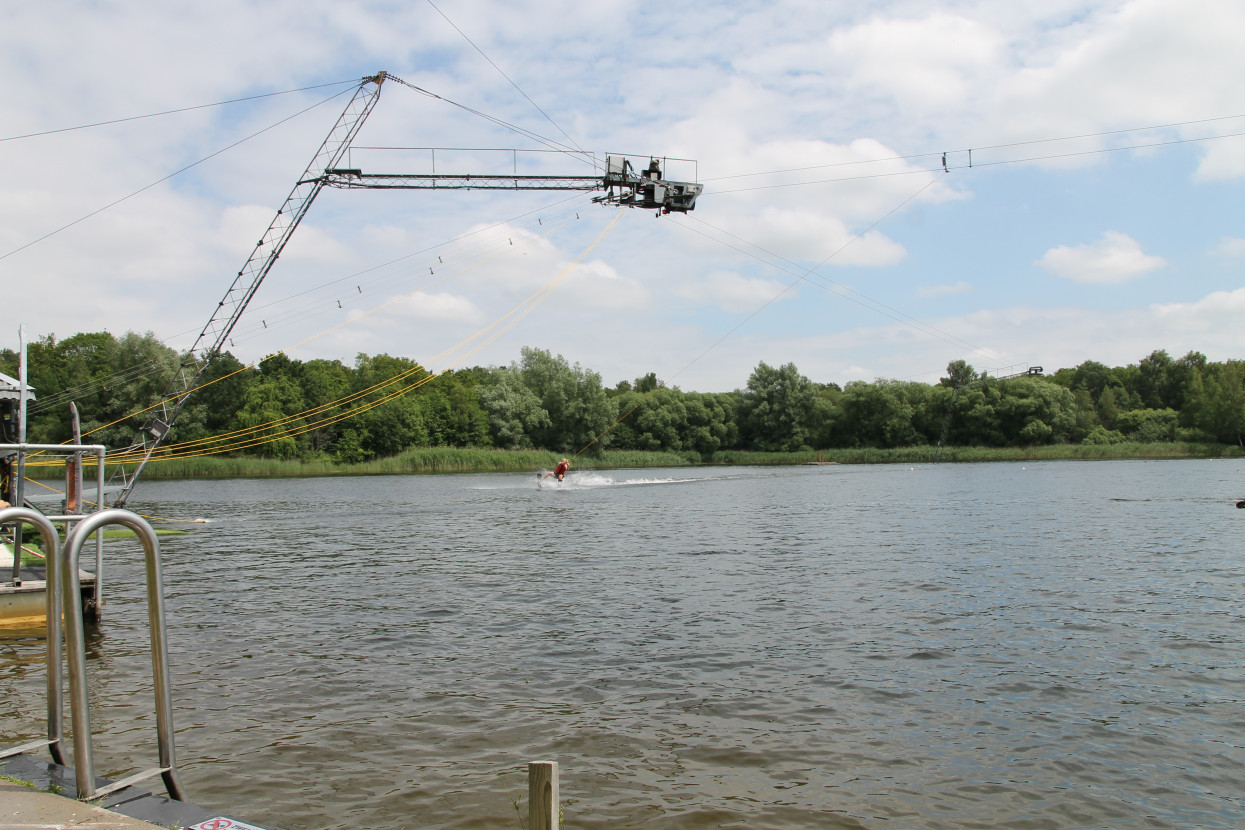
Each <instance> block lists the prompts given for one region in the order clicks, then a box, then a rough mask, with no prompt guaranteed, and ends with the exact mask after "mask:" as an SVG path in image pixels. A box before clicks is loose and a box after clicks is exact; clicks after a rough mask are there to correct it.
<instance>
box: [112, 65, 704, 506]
mask: <svg viewBox="0 0 1245 830" xmlns="http://www.w3.org/2000/svg"><path fill="white" fill-rule="evenodd" d="M386 81H394V82H395V83H400V84H403V85H404V86H411V84H408V83H406V82H405V81H403V80H402V79H401V78H398V77H397V76H394V75H390V74H389V73H387V72H380V73H378V74H376V75H373V76H370V77H367V78H363V79H362V80H361V81H360V83H359V87H358V89H357V90H355V93H354V96H353V97H352V98H351V99H350V103H348V104H347V105H346V108H345V110H344V111H343V112H342V114H341V116H340V117H339V118H338V119H337V123H336V124H334V125H333V128H332V129H331V130H329V134H328V136H327V137H326V138H325V139H324V143H323V144H321V145H320V149H319V150H318V151H317V152H316V154H315V156H314V157H313V158H312V159H311V163H310V164H308V165H307V169H306V170H305V171H303V174H302V175H301V176H300V177H299V178H298V181H297V183H295V185H294V189H293V190H291V191H290V195H289V196H287V197H286V199H285V202H284V203H283V204H282V205H281V208H280V209H279V210H278V211H277V215H276V216H275V217H273V220H272V222H271V224H269V225H268V230H267V231H265V232H264V235H263V236H262V237H261V238H260V240H259V241H258V242H257V243H256V244H255V248H254V249H253V250H252V251H251V255H250V257H248V258H247V260H246V263H245V264H244V265H243V266H242V268H241V270H239V271H238V274H237V276H235V277H234V279H233V282H232V284H231V285H230V286H229V290H228V291H226V292H225V296H224V297H222V298H221V301H220V302H219V303H217V305H216V309H215V310H214V311H213V312H212V315H211V317H209V318H208V321H207V323H206V324H205V325H204V326H203V329H202V331H200V332H199V336H198V338H196V340H195V343H194V345H193V346H191V348H190V350H189V351H188V352H187V354H186V357H185V359H184V360H183V361H182V364H181V366H180V367H179V369H178V372H177V374H176V376H175V377H174V379H173V381H172V383H171V384H170V385H169V387H168V389H167V390H166V391H165V393H164V395H162V396H161V402H160V403H159V405H158V406H157V407H156V414H155V415H154V416H153V417H152V418H151V419H150V420H149V421H148V422H147V423H146V424H145V425H144V426H143V428H142V429H141V430H140V431H139V433H138V436H137V438H136V439H135V442H134V444H132V445H131V446H130V447H128V448H127V449H126V450H124V451H123V454H128V455H141V456H142V459H141V461H140V462H139V464H138V467H137V468H136V469H135V470H134V472H133V473H132V474H130V475H129V476H126V474H125V471H124V466H123V465H119V466H118V467H117V470H116V471H115V472H114V473H113V476H112V479H117V478H120V480H121V484H122V487H121V492H120V493H119V494H118V496H117V498H116V501H115V502H114V503H113V506H114V507H124V506H125V504H126V502H127V501H128V500H129V497H130V493H131V492H133V490H134V486H135V484H137V483H138V479H139V476H141V475H142V472H143V470H144V469H145V468H146V466H147V462H148V461H150V460H151V457H152V455H153V454H154V453H155V451H156V449H157V448H158V447H159V446H160V444H161V443H162V442H163V441H164V438H165V436H167V435H168V434H169V431H170V430H172V429H173V426H174V424H175V423H176V421H177V417H178V415H180V414H181V411H182V409H184V408H185V406H186V402H187V401H188V400H189V399H190V395H191V393H192V392H193V391H194V390H195V388H196V387H198V386H199V384H200V382H201V381H202V379H203V375H204V373H205V372H206V371H207V368H208V366H209V365H210V364H211V362H212V360H213V359H214V358H215V357H216V356H217V355H219V354H220V352H221V350H222V349H223V348H224V346H225V344H226V343H227V342H229V335H230V333H231V332H232V331H233V329H234V327H235V326H236V325H237V323H238V320H239V319H240V318H241V317H242V314H243V312H245V311H246V307H247V305H248V304H249V303H250V301H251V298H252V297H254V296H255V292H256V291H257V290H258V289H259V286H260V284H261V283H262V282H263V281H264V278H265V277H266V276H268V273H269V272H270V271H271V270H272V267H273V266H274V265H275V264H276V262H277V258H278V257H279V256H280V255H281V252H282V250H284V248H285V246H286V243H288V242H289V241H290V238H291V237H292V236H293V235H294V231H295V230H296V229H297V228H298V225H299V223H300V222H301V221H302V220H303V217H304V216H306V215H307V211H308V210H309V209H310V208H311V203H312V202H313V201H314V200H315V198H316V196H317V195H318V194H319V193H320V191H321V190H322V189H323V188H325V187H335V188H343V189H362V190H579V191H595V190H601V191H605V192H604V194H603V195H601V196H597V197H595V198H594V199H593V201H595V202H598V203H601V204H606V205H618V206H621V207H633V208H642V209H648V210H655V211H657V212H658V213H659V214H666V213H686V212H687V211H689V210H693V209H694V208H695V206H696V198H697V197H698V196H699V195H700V193H701V191H702V190H703V187H704V186H703V185H702V184H699V183H696V182H679V181H668V180H666V179H665V178H663V176H662V169H661V162H660V161H659V160H657V159H656V158H653V159H650V160H649V163H648V166H647V167H645V168H644V169H641V170H640V171H638V172H637V171H636V170H635V168H634V167H633V166H632V163H631V161H630V160H629V159H628V158H626V157H623V156H607V157H606V162H605V172H604V175H595V176H524V175H517V174H515V175H499V176H489V175H485V176H481V175H470V174H467V175H443V174H404V173H384V174H374V173H364V172H363V171H362V170H361V169H358V168H351V167H343V166H342V160H343V159H344V158H346V155H347V153H348V151H349V150H350V146H351V143H352V142H353V141H354V139H355V137H356V136H357V135H358V133H359V130H360V129H361V128H362V126H363V123H364V121H366V120H367V117H368V115H370V114H371V112H372V110H373V109H374V108H375V107H376V104H377V102H378V101H379V100H380V91H381V87H382V86H383V85H384V83H385V82H386ZM412 88H413V89H416V90H417V91H420V92H423V90H419V88H418V87H412ZM113 483H115V481H114V482H113ZM101 498H102V494H101Z"/></svg>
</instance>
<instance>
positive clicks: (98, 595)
mask: <svg viewBox="0 0 1245 830" xmlns="http://www.w3.org/2000/svg"><path fill="white" fill-rule="evenodd" d="M7 450H13V451H16V452H17V454H18V456H19V457H21V458H24V457H25V455H26V453H29V452H55V453H78V452H89V453H92V454H93V455H94V456H95V460H96V464H95V492H96V503H95V512H96V513H98V512H99V511H101V510H103V509H104V458H105V454H106V452H107V449H106V448H105V447H104V445H103V444H26V443H20V444H0V452H3V451H7ZM22 506H23V505H20V504H19V505H18V507H22ZM54 518H55V520H56V521H63V522H67V523H68V522H76V521H78V520H80V519H81V518H82V515H81V514H78V515H68V516H56V517H54ZM4 524H6V522H3V521H0V526H2V525H4ZM66 532H68V531H66ZM15 536H16V538H15V539H14V541H15V542H18V543H19V544H18V545H16V546H15V547H20V535H15ZM21 561H22V557H21V556H17V555H15V556H14V557H13V581H14V582H16V581H17V580H18V579H20V578H21ZM48 567H49V568H51V563H50V560H49V564H48ZM50 573H51V571H50V570H49V574H50ZM51 581H52V580H51V579H49V580H48V582H49V583H50V582H51ZM74 601H75V602H77V599H76V598H75V600H74ZM94 603H95V613H96V614H99V613H100V612H101V611H102V610H103V607H104V542H103V539H99V540H97V541H96V543H95V599H94Z"/></svg>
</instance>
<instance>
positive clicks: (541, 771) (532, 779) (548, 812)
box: [527, 761, 559, 830]
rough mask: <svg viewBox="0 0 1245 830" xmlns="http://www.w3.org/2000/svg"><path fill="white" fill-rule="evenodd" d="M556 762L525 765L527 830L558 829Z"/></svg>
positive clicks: (538, 762)
mask: <svg viewBox="0 0 1245 830" xmlns="http://www.w3.org/2000/svg"><path fill="white" fill-rule="evenodd" d="M558 801H559V796H558V762H557V761H532V762H531V763H529V764H528V765H527V805H528V810H527V830H558Z"/></svg>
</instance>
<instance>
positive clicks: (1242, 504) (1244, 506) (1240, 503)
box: [1236, 501, 1245, 510]
mask: <svg viewBox="0 0 1245 830" xmlns="http://www.w3.org/2000/svg"><path fill="white" fill-rule="evenodd" d="M1236 506H1237V507H1239V508H1241V509H1242V510H1245V501H1238V502H1237V503H1236Z"/></svg>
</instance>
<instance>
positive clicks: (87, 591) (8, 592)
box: [0, 545, 98, 628]
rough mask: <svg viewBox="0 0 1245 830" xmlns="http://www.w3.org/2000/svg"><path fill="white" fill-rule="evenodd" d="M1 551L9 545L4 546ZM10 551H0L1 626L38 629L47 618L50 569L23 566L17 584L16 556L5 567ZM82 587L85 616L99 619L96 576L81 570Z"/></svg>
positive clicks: (9, 557) (10, 557)
mask: <svg viewBox="0 0 1245 830" xmlns="http://www.w3.org/2000/svg"><path fill="white" fill-rule="evenodd" d="M0 548H7V546H4V545H0ZM6 552H7V550H3V549H0V579H3V581H0V627H4V628H34V627H35V626H41V625H43V624H44V621H45V620H46V619H47V604H48V583H47V569H46V568H43V567H41V566H38V565H23V566H22V578H21V581H20V582H16V583H15V582H13V557H12V555H11V554H10V555H9V556H8V557H7V559H8V564H7V565H6V564H5V558H6V557H5V554H6ZM78 578H79V581H80V582H81V584H82V598H81V602H82V616H83V617H84V618H85V619H87V620H94V619H96V618H97V617H98V614H97V613H96V609H95V574H93V573H88V572H87V571H82V570H80V571H78Z"/></svg>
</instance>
